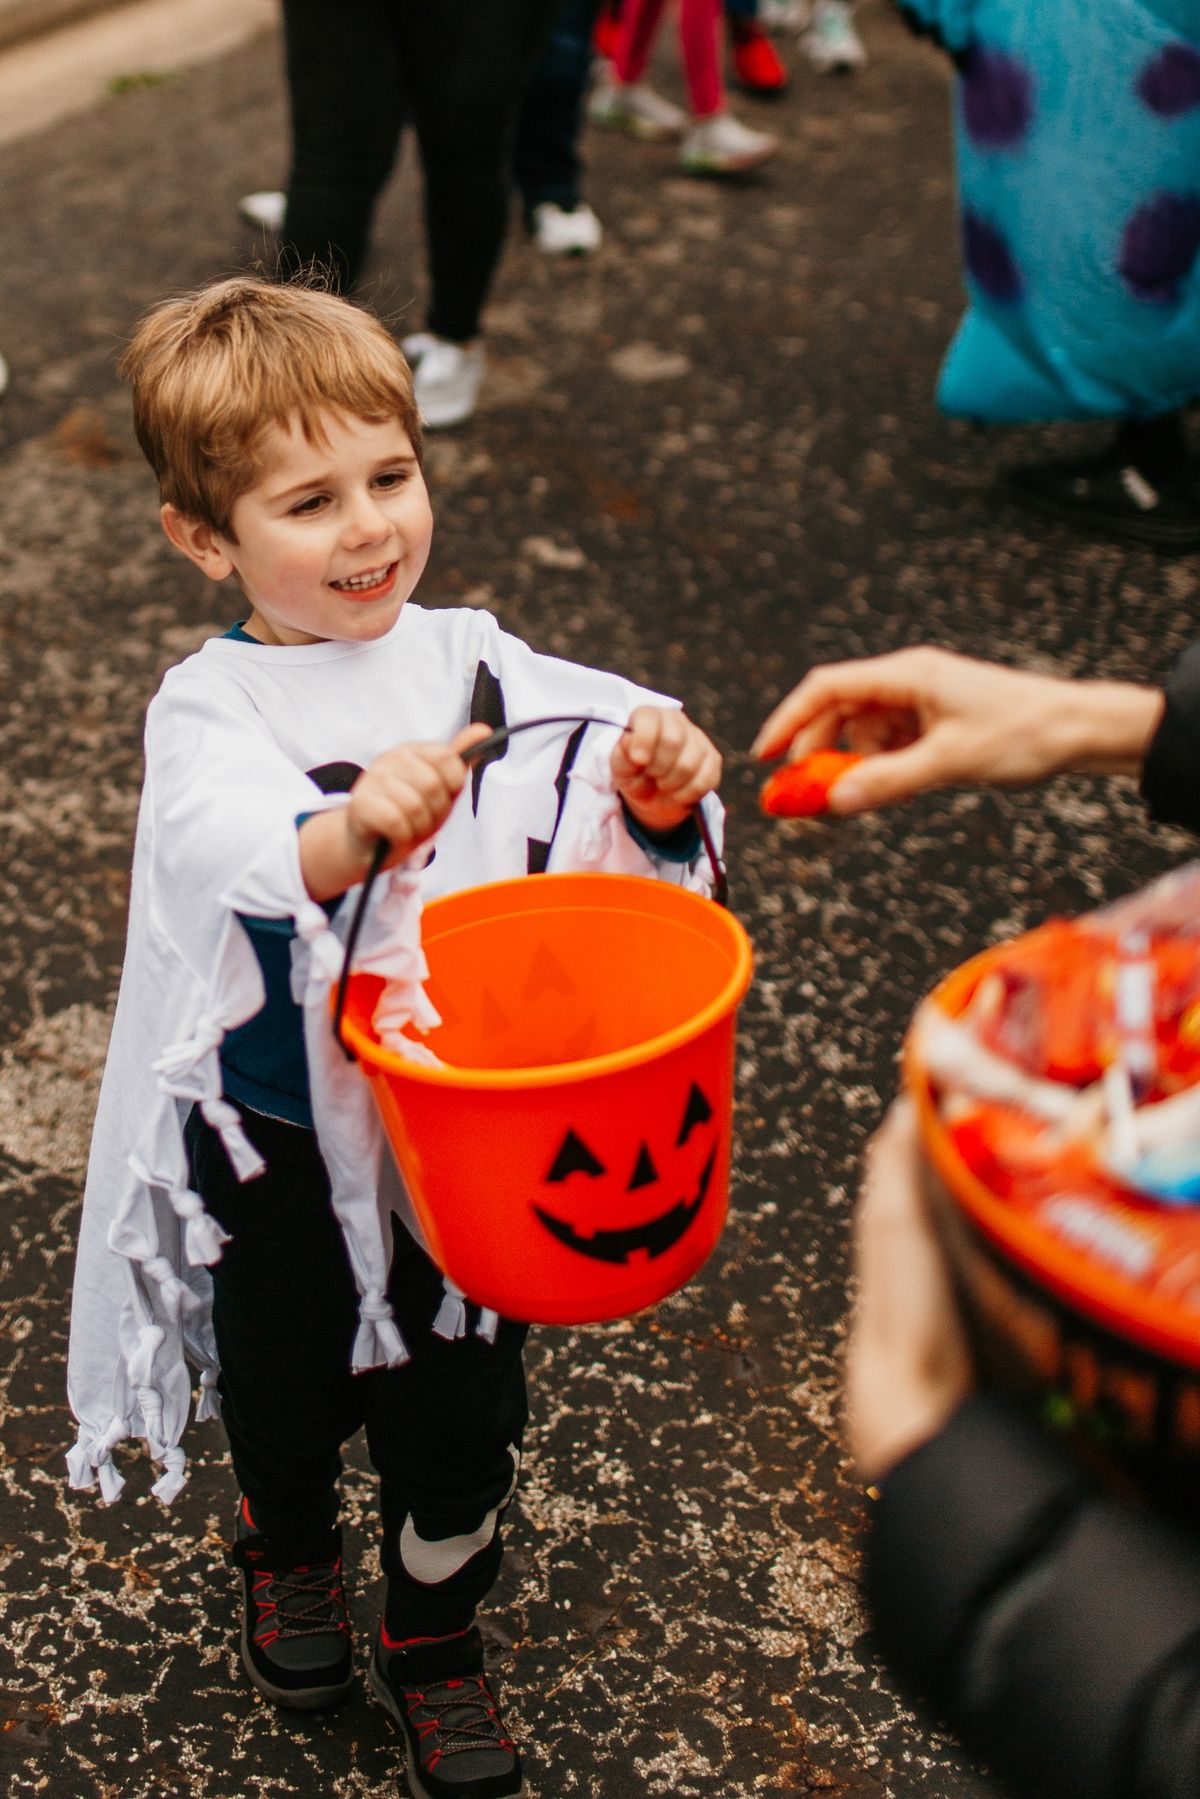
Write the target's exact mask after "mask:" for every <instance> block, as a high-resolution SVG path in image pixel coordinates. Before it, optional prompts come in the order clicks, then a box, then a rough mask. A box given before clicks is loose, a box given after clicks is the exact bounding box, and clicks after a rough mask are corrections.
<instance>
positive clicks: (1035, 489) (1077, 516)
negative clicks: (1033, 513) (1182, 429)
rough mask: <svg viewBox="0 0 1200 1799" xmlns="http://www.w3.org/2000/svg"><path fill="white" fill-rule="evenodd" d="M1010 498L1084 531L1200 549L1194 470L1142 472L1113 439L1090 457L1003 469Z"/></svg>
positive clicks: (1199, 487) (1199, 474) (1198, 479)
mask: <svg viewBox="0 0 1200 1799" xmlns="http://www.w3.org/2000/svg"><path fill="white" fill-rule="evenodd" d="M1008 486H1009V490H1010V492H1011V493H1012V494H1013V496H1014V498H1016V499H1018V500H1023V501H1025V502H1026V503H1027V504H1028V505H1030V506H1034V507H1036V509H1037V510H1038V511H1039V512H1044V513H1046V514H1048V515H1049V517H1051V518H1057V519H1063V520H1064V521H1065V522H1066V523H1067V524H1071V525H1076V526H1078V527H1080V528H1081V529H1083V530H1085V531H1099V532H1101V533H1103V534H1104V535H1105V536H1111V537H1123V538H1127V539H1129V540H1130V541H1132V542H1133V543H1141V544H1149V545H1150V547H1151V548H1152V549H1155V550H1163V551H1166V552H1168V553H1173V554H1176V555H1183V554H1186V553H1187V552H1189V551H1191V550H1196V549H1200V471H1197V469H1196V468H1195V467H1193V466H1187V465H1185V466H1183V467H1180V468H1178V469H1174V470H1165V471H1164V472H1163V473H1162V474H1159V473H1158V472H1157V471H1147V470H1145V469H1143V468H1139V467H1138V465H1137V464H1136V463H1135V462H1134V461H1133V459H1132V457H1131V456H1130V455H1129V452H1128V449H1127V448H1126V447H1125V446H1123V445H1122V444H1121V443H1120V442H1119V441H1118V442H1117V443H1115V444H1112V445H1110V447H1109V448H1108V449H1107V450H1104V451H1102V452H1101V453H1100V454H1099V455H1096V456H1078V457H1072V458H1070V459H1069V460H1067V461H1063V462H1034V463H1027V464H1025V465H1024V466H1022V467H1018V468H1013V469H1010V470H1009V471H1008Z"/></svg>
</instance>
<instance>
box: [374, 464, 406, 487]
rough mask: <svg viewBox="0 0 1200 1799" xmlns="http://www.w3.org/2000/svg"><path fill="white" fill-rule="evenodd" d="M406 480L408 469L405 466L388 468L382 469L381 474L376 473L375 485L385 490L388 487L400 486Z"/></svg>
mask: <svg viewBox="0 0 1200 1799" xmlns="http://www.w3.org/2000/svg"><path fill="white" fill-rule="evenodd" d="M407 480H408V470H407V469H406V468H389V469H384V471H383V473H382V474H380V475H376V477H375V485H376V487H382V488H383V489H384V490H385V491H386V490H387V489H388V488H392V487H402V486H403V485H404V483H405V482H406V481H407Z"/></svg>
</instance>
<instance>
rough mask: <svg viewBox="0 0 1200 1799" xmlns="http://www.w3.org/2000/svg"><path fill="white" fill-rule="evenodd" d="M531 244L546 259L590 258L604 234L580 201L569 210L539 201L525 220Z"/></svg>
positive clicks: (598, 222)
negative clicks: (552, 257)
mask: <svg viewBox="0 0 1200 1799" xmlns="http://www.w3.org/2000/svg"><path fill="white" fill-rule="evenodd" d="M529 228H530V230H531V232H532V233H533V241H534V243H535V244H536V245H537V247H538V249H539V250H542V251H544V253H545V254H546V255H547V256H590V255H591V253H592V251H593V250H598V249H599V248H600V239H601V238H602V237H603V235H604V231H603V228H602V226H601V224H600V221H599V219H598V218H597V217H596V215H595V213H594V212H593V211H592V209H591V207H590V206H585V205H583V203H582V202H580V204H579V205H577V206H572V207H570V208H568V207H566V206H556V205H555V204H554V202H553V200H543V201H542V203H541V205H540V206H535V207H534V209H533V214H532V217H531V218H530V221H529Z"/></svg>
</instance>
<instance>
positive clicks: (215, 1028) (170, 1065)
mask: <svg viewBox="0 0 1200 1799" xmlns="http://www.w3.org/2000/svg"><path fill="white" fill-rule="evenodd" d="M224 1035H225V1032H224V1030H223V1028H222V1027H221V1025H219V1024H218V1023H217V1021H216V1019H215V1018H211V1017H210V1016H209V1015H208V1014H207V1013H205V1014H204V1015H203V1016H202V1017H201V1018H199V1019H198V1020H197V1022H196V1034H195V1036H194V1037H185V1038H184V1039H183V1041H182V1043H172V1044H169V1045H168V1047H167V1048H166V1049H164V1051H163V1052H162V1055H161V1056H159V1057H158V1058H157V1060H156V1061H155V1062H154V1064H153V1067H154V1072H155V1074H159V1075H161V1076H162V1078H163V1080H164V1082H165V1083H167V1091H168V1092H170V1091H171V1083H172V1082H174V1081H179V1080H182V1078H183V1076H184V1075H185V1074H190V1073H191V1071H192V1069H193V1068H198V1067H199V1065H200V1063H201V1062H203V1060H204V1058H205V1057H206V1056H209V1055H211V1054H212V1053H213V1051H214V1050H215V1049H216V1048H217V1046H218V1045H219V1044H220V1042H221V1039H222V1038H223V1037H224Z"/></svg>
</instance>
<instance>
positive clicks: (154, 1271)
mask: <svg viewBox="0 0 1200 1799" xmlns="http://www.w3.org/2000/svg"><path fill="white" fill-rule="evenodd" d="M147 1248H149V1245H147ZM133 1259H134V1261H136V1262H140V1263H141V1265H142V1272H143V1274H145V1276H146V1277H147V1279H148V1280H152V1281H153V1282H154V1284H155V1286H156V1287H157V1288H158V1291H159V1294H160V1295H161V1297H162V1302H163V1309H164V1310H165V1312H166V1314H167V1316H168V1318H171V1319H176V1318H178V1317H179V1315H180V1313H181V1312H194V1311H195V1310H196V1308H197V1306H199V1304H200V1299H199V1296H198V1295H197V1294H195V1293H193V1292H192V1289H191V1288H190V1287H189V1286H188V1284H187V1282H186V1281H181V1280H180V1278H179V1276H178V1275H177V1274H176V1272H175V1270H174V1269H173V1268H172V1266H171V1264H170V1262H168V1260H167V1258H166V1256H155V1255H149V1254H147V1255H145V1256H139V1255H135V1256H134V1258H133Z"/></svg>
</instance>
